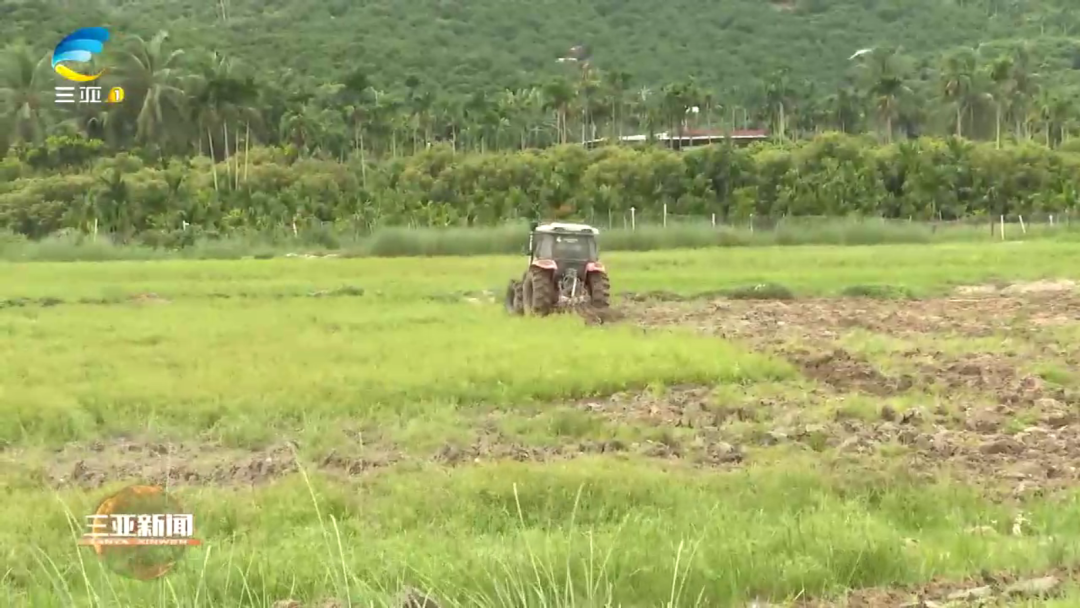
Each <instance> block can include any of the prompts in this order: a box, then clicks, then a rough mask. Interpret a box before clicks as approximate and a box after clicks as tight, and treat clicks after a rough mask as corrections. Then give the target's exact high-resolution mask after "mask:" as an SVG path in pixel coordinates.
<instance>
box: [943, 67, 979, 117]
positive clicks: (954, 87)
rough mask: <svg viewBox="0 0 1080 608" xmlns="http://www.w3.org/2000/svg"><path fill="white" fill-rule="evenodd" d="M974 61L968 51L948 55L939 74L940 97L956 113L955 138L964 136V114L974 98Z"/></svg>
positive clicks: (975, 71)
mask: <svg viewBox="0 0 1080 608" xmlns="http://www.w3.org/2000/svg"><path fill="white" fill-rule="evenodd" d="M976 73H977V70H976V59H975V53H974V52H972V51H971V50H970V49H963V50H960V51H957V52H955V53H950V54H949V55H948V56H947V57H946V58H945V62H944V65H943V66H942V69H941V72H940V78H941V93H942V97H943V98H944V99H945V100H946V101H948V102H949V103H950V104H951V105H952V106H953V110H954V111H955V112H956V124H955V128H956V136H957V137H963V135H964V113H965V112H967V111H968V110H969V109H970V108H971V107H972V104H973V102H974V97H975V96H976V93H977V91H976V83H975V78H976Z"/></svg>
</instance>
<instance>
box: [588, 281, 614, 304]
mask: <svg viewBox="0 0 1080 608" xmlns="http://www.w3.org/2000/svg"><path fill="white" fill-rule="evenodd" d="M585 286H586V287H587V288H588V290H589V304H591V305H592V307H593V308H607V307H609V306H611V280H610V279H608V275H607V273H606V272H590V273H589V276H588V277H586V279H585Z"/></svg>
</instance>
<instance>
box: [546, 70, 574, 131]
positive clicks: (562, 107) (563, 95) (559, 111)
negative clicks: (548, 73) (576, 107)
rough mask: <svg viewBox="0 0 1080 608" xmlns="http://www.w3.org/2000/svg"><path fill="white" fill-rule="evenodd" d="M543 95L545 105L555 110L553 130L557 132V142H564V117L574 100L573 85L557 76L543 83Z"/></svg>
mask: <svg viewBox="0 0 1080 608" xmlns="http://www.w3.org/2000/svg"><path fill="white" fill-rule="evenodd" d="M543 90H544V97H546V98H547V104H546V107H547V109H549V110H554V111H555V130H556V131H558V133H559V143H561V144H565V143H566V134H567V128H566V119H567V116H568V115H569V114H570V104H572V103H573V101H574V87H573V86H572V85H571V84H570V83H569V82H567V81H566V79H563V78H559V79H557V80H552V81H550V82H548V83H547V84H545V85H544V89H543Z"/></svg>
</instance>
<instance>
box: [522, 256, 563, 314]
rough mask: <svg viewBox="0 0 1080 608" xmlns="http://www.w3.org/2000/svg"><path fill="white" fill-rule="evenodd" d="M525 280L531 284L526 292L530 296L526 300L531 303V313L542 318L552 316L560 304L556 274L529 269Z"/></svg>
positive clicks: (533, 268)
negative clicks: (556, 306) (556, 286)
mask: <svg viewBox="0 0 1080 608" xmlns="http://www.w3.org/2000/svg"><path fill="white" fill-rule="evenodd" d="M525 280H526V281H528V283H529V289H527V290H525V291H526V292H527V293H528V294H529V296H530V297H529V298H528V299H526V302H528V303H529V306H528V308H529V312H531V313H532V314H534V315H537V316H540V317H543V316H547V315H549V314H551V312H552V311H553V310H555V305H556V304H558V302H559V292H558V290H557V289H556V288H555V273H554V272H552V271H550V270H544V269H543V268H536V267H535V266H534V267H532V268H529V272H528V274H526V275H525Z"/></svg>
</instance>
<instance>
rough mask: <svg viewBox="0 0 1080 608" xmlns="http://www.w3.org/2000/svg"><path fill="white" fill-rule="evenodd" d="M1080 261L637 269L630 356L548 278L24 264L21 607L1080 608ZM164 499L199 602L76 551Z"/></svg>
mask: <svg viewBox="0 0 1080 608" xmlns="http://www.w3.org/2000/svg"><path fill="white" fill-rule="evenodd" d="M1077 259H1080V243H1070V242H1066V241H1056V240H1033V241H1027V242H1023V243H996V244H991V243H956V244H935V245H928V244H918V245H879V246H874V247H859V246H851V247H809V246H804V247H761V248H754V249H702V250H695V251H685V250H672V251H653V252H644V253H632V252H614V253H612V254H610V255H606V256H605V261H606V263H607V265H608V267H609V270H610V272H611V273H612V276H613V282H614V285H615V290H616V294H617V295H618V296H619V297H618V298H617V300H616V303H615V305H616V308H617V310H618V312H619V313H620V316H621V319H620V320H618V321H616V322H612V323H606V324H604V325H600V326H592V325H586V324H584V323H583V321H582V319H580V318H578V317H574V316H565V317H558V318H548V319H532V318H524V319H523V318H510V317H508V316H507V315H506V314H505V313H504V312H503V311H502V310H501V306H500V303H499V302H498V299H499V296H500V295H501V290H502V288H504V287H505V285H506V281H507V280H508V279H509V278H510V277H511V276H512V275H513V274H515V273H516V272H520V271H521V270H522V260H521V259H520V257H501V256H478V257H456V258H450V257H435V258H427V259H415V258H395V259H374V258H359V259H303V258H301V259H269V260H232V261H188V260H162V261H155V262H135V261H126V262H125V261H119V262H109V263H90V262H83V263H48V262H40V263H32V264H11V263H8V264H0V408H2V412H3V414H4V415H3V417H2V418H0V486H3V495H4V498H5V499H4V501H3V503H2V504H0V518H2V519H3V521H4V522H5V525H3V526H0V547H2V548H3V549H2V550H0V593H2V594H6V597H4V598H3V599H0V603H3V605H11V606H35V607H36V606H116V607H120V606H124V607H128V606H136V607H138V606H185V607H189V606H190V607H211V606H212V607H215V608H216V607H219V606H221V607H223V606H266V607H269V606H272V605H274V603H275V602H280V601H282V600H287V599H295V600H297V601H298V602H302V603H303V606H305V607H308V608H310V607H312V606H322V607H324V608H327V607H329V606H367V605H371V604H375V605H392V606H401V605H403V604H402V603H401V601H400V600H399V599H396V598H397V595H398V594H399V592H400V591H401V589H402V587H403V586H405V585H408V586H411V587H415V588H418V589H423V590H425V591H426V592H428V593H430V594H431V595H433V596H434V597H436V598H437V599H438V601H439V604H440V605H441V606H444V607H448V606H477V607H488V606H490V607H495V606H537V607H540V606H542V607H559V608H563V607H571V606H573V607H600V606H613V605H622V606H670V607H672V608H674V607H675V606H680V607H681V606H725V605H734V606H743V605H751V604H750V603H751V602H752V601H755V600H758V601H769V602H772V603H773V604H775V605H796V606H804V607H807V606H845V605H846V606H893V605H901V604H903V603H904V602H906V601H908V600H909V599H910V597H911V596H912V595H913V594H914V593H916V592H923V593H925V594H927V595H928V596H929V597H930V598H932V599H934V600H935V601H938V602H940V603H944V602H945V601H946V600H947V599H948V597H949V596H950V594H953V593H957V592H963V591H965V590H971V589H976V588H980V587H982V586H988V587H989V590H988V591H986V593H991V594H993V595H994V596H995V597H1001V598H1005V597H1006V596H1008V598H1009V599H1008V603H1007V605H1020V606H1070V605H1076V604H1077V602H1080V589H1077V581H1078V580H1080V579H1078V578H1077V577H1076V576H1075V575H1074V570H1073V567H1074V566H1078V565H1080V493H1078V492H1077V488H1078V487H1080V485H1078V482H1080V471H1077V470H1076V467H1075V463H1076V461H1077V458H1078V457H1080V447H1078V446H1080V442H1078V441H1077V440H1078V439H1080V415H1078V414H1077V404H1078V403H1080V375H1078V372H1077V371H1076V370H1077V369H1078V363H1080V346H1078V344H1080V341H1078V339H1080V295H1078V294H1077V293H1076V291H1075V289H1074V287H1073V284H1072V283H1071V282H1070V280H1074V279H1075V280H1080V265H1077V264H1076V260H1077ZM757 284H773V285H775V286H779V287H776V288H774V289H772V290H767V292H768V293H771V294H783V293H786V292H790V294H789V295H792V296H793V297H794V299H771V300H760V299H757V300H755V299H747V298H745V297H744V296H746V294H748V293H752V290H748V289H747V288H748V287H752V286H754V285H757ZM964 286H966V287H964ZM972 286H977V287H972ZM780 287H782V288H783V289H781V288H780ZM725 296H727V297H725ZM166 480H167V481H168V483H169V485H170V487H171V488H172V490H173V491H174V492H175V494H176V495H177V496H178V497H179V498H180V500H182V501H183V503H184V505H185V506H187V507H188V508H189V509H190V510H191V511H192V512H194V514H195V517H196V527H197V535H198V536H199V537H200V538H202V539H203V540H204V541H205V544H204V545H203V546H201V547H194V548H190V549H188V551H187V555H186V556H185V558H184V560H183V562H182V563H181V565H180V566H179V567H178V569H177V570H176V571H175V572H173V573H171V574H169V575H168V576H166V577H164V578H163V579H160V580H159V581H156V582H139V581H134V580H128V579H125V578H122V577H119V576H117V575H115V574H113V573H112V572H110V571H108V570H107V569H105V568H104V567H103V566H102V565H101V564H100V563H99V562H98V561H97V560H96V558H95V557H94V556H93V554H92V553H91V552H90V551H89V550H87V549H85V548H79V547H77V546H76V545H75V537H76V536H77V535H78V534H80V533H81V532H82V531H83V528H82V523H83V516H84V515H86V514H88V513H90V512H91V511H92V510H93V508H94V506H95V505H96V503H97V502H98V501H99V500H101V499H102V498H103V497H104V496H106V495H107V494H108V493H109V492H110V491H112V490H115V489H119V488H120V487H122V486H124V485H126V484H128V483H132V482H136V481H138V482H154V483H163V482H164V481H166ZM1036 577H1054V578H1053V580H1051V579H1045V580H1042V581H1041V583H1040V584H1042V585H1043V586H1044V588H1045V589H1050V588H1052V589H1051V590H1052V592H1053V593H1052V594H1048V595H1053V596H1054V597H1052V598H1036V597H1029V596H1033V595H1034V593H1033V589H1032V587H1033V584H1027V583H1025V584H1021V585H1020V586H1019V587H1017V588H1013V589H1011V590H1008V589H1007V588H1008V586H1009V585H1010V584H1013V583H1014V581H1016V580H1021V581H1028V580H1029V579H1032V578H1036ZM978 593H983V591H979V592H977V593H976V594H978ZM1003 601H1004V600H1003ZM287 605H288V604H287V603H284V602H282V603H280V604H278V606H287ZM417 605H418V604H417ZM759 605H760V604H759ZM294 606H295V605H294Z"/></svg>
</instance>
